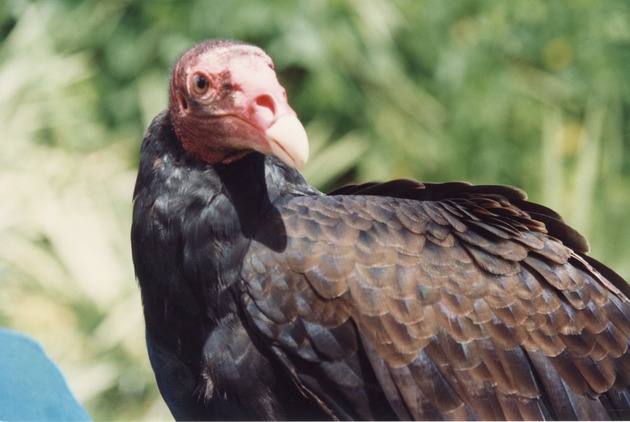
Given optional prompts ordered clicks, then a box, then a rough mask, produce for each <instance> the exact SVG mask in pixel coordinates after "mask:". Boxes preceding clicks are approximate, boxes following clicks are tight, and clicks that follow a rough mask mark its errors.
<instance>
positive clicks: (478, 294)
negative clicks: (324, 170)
mask: <svg viewBox="0 0 630 422" xmlns="http://www.w3.org/2000/svg"><path fill="white" fill-rule="evenodd" d="M410 183H411V182H408V181H405V182H403V186H405V187H406V188H408V187H409V186H411V185H410ZM414 186H415V185H414ZM381 189H383V186H382V185H368V186H359V187H354V188H348V189H347V190H345V191H341V192H337V193H338V194H343V195H338V196H332V197H315V198H308V197H304V198H299V199H296V200H293V201H290V202H288V203H286V205H284V209H283V210H282V214H283V215H284V216H285V220H284V223H285V226H286V233H287V235H288V237H289V240H288V245H287V249H286V250H285V251H283V252H282V253H276V252H271V251H269V250H268V249H266V248H263V247H257V246H260V245H257V244H255V243H254V244H253V245H252V248H251V250H250V256H251V257H252V260H254V261H253V262H258V264H257V265H253V264H252V265H249V266H248V265H246V266H245V268H244V278H245V280H246V281H247V282H250V284H249V286H250V287H249V291H248V293H249V295H248V296H247V299H246V301H247V303H248V310H249V312H250V314H251V316H252V318H253V320H254V321H255V322H256V324H257V326H258V327H259V328H260V329H261V331H263V333H265V334H266V335H267V336H268V337H269V338H270V339H273V340H274V341H276V342H278V344H280V345H281V349H282V350H283V353H287V354H288V355H291V354H295V355H299V356H301V357H303V358H305V359H307V360H309V361H310V362H314V363H316V364H317V365H320V366H321V367H322V368H323V371H324V372H325V373H326V376H327V377H328V379H330V380H332V382H333V384H337V385H339V386H346V385H348V384H351V385H353V386H354V387H352V388H341V390H342V391H344V392H345V394H346V398H347V399H348V400H350V401H353V402H356V403H359V404H360V403H363V404H364V405H366V406H367V407H366V408H367V409H369V406H368V405H367V398H366V397H360V396H361V395H360V394H359V392H360V391H362V388H365V385H363V384H361V383H360V382H359V381H358V380H360V379H362V377H364V376H365V374H364V373H361V371H363V372H365V371H366V369H365V368H364V367H362V366H361V365H358V359H359V357H358V355H357V353H358V343H359V341H360V342H361V344H362V345H363V347H364V350H365V352H364V353H365V354H366V356H367V358H368V359H369V361H370V364H371V368H372V369H371V371H374V373H375V375H376V377H377V378H378V380H379V382H380V384H381V386H382V387H383V390H384V392H385V394H386V395H387V396H388V399H389V402H390V403H391V405H392V407H393V410H394V412H395V413H396V414H397V415H398V417H409V416H410V417H412V418H431V417H435V418H437V417H440V415H442V416H441V417H447V418H454V419H467V418H470V417H473V415H477V416H478V417H481V418H492V419H494V418H508V419H521V418H525V419H539V418H544V417H550V415H552V416H554V417H562V416H563V415H570V414H571V413H570V412H569V413H566V414H565V413H562V409H555V408H554V409H550V408H549V406H551V405H552V404H550V403H549V402H548V399H547V398H545V397H544V396H545V393H546V392H547V391H551V390H554V389H558V388H564V389H565V390H566V391H568V392H565V394H569V395H570V394H573V393H578V394H585V395H587V396H590V397H597V396H598V395H600V394H604V393H606V392H607V391H608V390H609V389H611V388H613V386H615V385H616V384H617V385H618V386H622V385H627V383H628V379H629V378H630V365H628V362H630V355H629V354H628V339H629V338H630V332H628V323H627V321H628V319H629V318H630V312H629V307H628V304H627V299H626V298H625V297H624V296H623V295H622V294H621V293H620V292H619V291H618V290H617V289H616V288H615V287H614V286H613V285H612V284H611V283H610V282H608V281H607V280H605V279H604V278H603V277H602V276H601V275H600V274H599V273H597V272H596V271H594V270H593V268H592V267H591V266H590V264H589V263H588V262H587V261H585V260H584V259H583V258H582V257H581V256H580V255H578V254H577V253H576V252H574V251H572V250H571V249H569V248H568V247H567V246H566V245H564V244H563V243H561V242H560V241H559V240H557V239H556V237H557V238H559V239H562V240H563V241H567V242H568V243H570V244H573V245H575V246H577V247H578V248H580V249H584V247H585V242H584V241H583V240H582V238H581V237H578V236H579V235H578V236H576V235H575V233H574V231H572V230H568V229H566V227H568V226H566V225H565V224H564V223H562V222H561V220H560V219H559V218H557V215H555V213H552V212H547V211H546V209H542V208H538V207H535V212H536V213H537V215H540V214H541V213H546V214H545V215H547V217H548V218H550V219H553V220H554V222H555V224H556V227H555V229H554V230H556V234H557V236H554V237H549V236H547V235H546V231H547V230H546V226H545V224H542V223H541V222H540V221H538V220H535V219H533V218H531V216H530V215H529V214H528V213H527V212H524V211H523V210H522V209H520V208H517V207H515V206H513V205H511V203H510V202H509V201H508V199H507V198H506V196H505V195H507V196H508V197H510V199H512V200H518V201H522V202H523V203H524V197H523V195H522V194H521V193H520V192H519V191H516V190H512V189H510V188H500V190H499V192H498V193H497V192H496V191H495V190H493V189H494V188H489V187H485V188H484V187H470V186H468V185H466V184H460V183H457V184H449V188H448V189H447V191H449V190H450V194H451V197H449V198H448V199H445V198H442V199H441V200H439V201H435V200H426V198H427V197H431V195H432V192H431V190H432V188H431V187H429V188H428V189H427V188H425V189H424V190H423V189H422V188H420V189H416V188H415V187H414V189H415V190H413V192H412V194H410V193H409V189H402V188H401V190H400V191H399V192H398V194H399V196H406V197H407V196H413V198H412V199H408V198H388V197H378V195H380V194H384V191H381ZM355 193H360V194H362V195H364V194H367V195H372V194H376V195H374V196H354V195H353V194H355ZM419 197H422V198H421V199H422V201H418V200H414V199H418V198H419ZM524 208H526V207H524ZM566 233H568V240H567V239H565V238H563V235H564V234H566ZM256 257H257V258H256ZM257 259H259V260H260V261H257ZM246 262H248V260H246ZM289 273H290V274H289ZM254 280H256V281H255V282H254ZM254 285H255V288H254V287H253V286H254ZM288 286H290V287H288ZM250 298H251V299H250ZM329 348H330V349H329ZM327 350H331V352H327ZM541 368H546V369H549V368H553V369H554V370H555V371H557V373H558V374H560V378H558V377H557V376H556V375H555V374H554V373H548V371H547V372H541ZM298 372H299V371H298ZM297 377H298V378H299V377H300V375H299V374H298V375H297ZM298 382H299V380H298ZM357 382H359V384H360V385H359V384H357ZM559 382H561V385H560V384H559ZM566 387H568V389H567V388H566ZM571 392H572V393H571ZM571 397H572V398H573V396H571ZM591 401H592V400H591ZM587 404H589V402H587ZM582 407H583V404H582ZM600 407H601V406H600ZM572 411H574V412H575V411H576V410H575V409H573V410H572ZM361 416H362V417H372V416H373V414H371V413H369V412H368V413H365V414H363V415H361Z"/></svg>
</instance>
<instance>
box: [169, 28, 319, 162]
mask: <svg viewBox="0 0 630 422" xmlns="http://www.w3.org/2000/svg"><path fill="white" fill-rule="evenodd" d="M169 109H170V113H171V120H172V122H173V126H174V127H175V132H176V133H177V136H178V138H179V139H180V140H181V142H182V145H183V147H184V148H185V149H186V151H188V153H190V154H192V155H194V156H196V157H198V158H200V159H202V160H204V161H206V162H208V163H210V164H217V163H229V162H231V161H234V160H236V159H239V158H241V157H243V156H244V155H246V154H248V153H250V152H252V151H258V152H260V153H262V154H267V155H273V156H276V157H278V158H279V159H280V160H282V161H284V162H285V163H286V164H288V165H290V166H291V167H294V168H297V169H299V168H301V167H303V166H304V164H305V163H306V160H307V158H308V139H307V136H306V132H305V131H304V127H303V126H302V124H301V123H300V121H299V120H298V118H297V116H296V113H295V111H293V109H292V108H291V107H290V106H289V103H288V102H287V95H286V91H285V90H284V88H283V87H282V86H281V85H280V83H279V82H278V78H277V76H276V72H275V70H274V65H273V62H272V61H271V59H270V58H269V56H267V54H265V52H264V51H262V50H261V49H259V48H258V47H255V46H252V45H249V44H245V43H241V42H236V41H226V40H210V41H206V42H203V43H201V44H198V45H196V46H194V47H193V48H191V49H190V50H188V51H187V52H186V53H184V55H183V56H182V57H181V59H180V60H179V62H177V64H176V65H175V68H174V69H173V74H172V77H171V86H170V102H169Z"/></svg>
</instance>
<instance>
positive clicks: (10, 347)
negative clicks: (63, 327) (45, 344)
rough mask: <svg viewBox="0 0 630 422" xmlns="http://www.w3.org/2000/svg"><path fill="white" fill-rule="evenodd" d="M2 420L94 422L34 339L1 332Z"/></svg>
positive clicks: (0, 382) (4, 331) (0, 416)
mask: <svg viewBox="0 0 630 422" xmlns="http://www.w3.org/2000/svg"><path fill="white" fill-rule="evenodd" d="M0 420H2V421H16V420H20V421H25V420H27V421H52V420H55V421H79V420H83V421H84V420H91V418H90V416H89V415H88V414H87V413H86V412H85V410H84V409H83V407H81V405H80V404H79V402H78V401H77V400H76V399H75V398H74V396H73V395H72V393H71V392H70V389H69V388H68V385H67V384H66V380H65V379H64V377H63V375H62V374H61V371H59V368H57V366H56V365H55V364H54V362H53V361H51V360H50V358H48V356H46V353H45V352H44V350H43V349H42V347H41V346H40V345H39V344H38V343H37V342H36V341H35V340H33V339H32V338H30V337H27V336H25V335H23V334H20V333H18V332H16V331H10V330H5V329H0Z"/></svg>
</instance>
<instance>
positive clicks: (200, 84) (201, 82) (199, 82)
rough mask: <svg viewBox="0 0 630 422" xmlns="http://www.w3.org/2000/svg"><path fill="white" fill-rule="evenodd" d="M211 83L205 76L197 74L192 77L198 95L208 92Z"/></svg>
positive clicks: (193, 86)
mask: <svg viewBox="0 0 630 422" xmlns="http://www.w3.org/2000/svg"><path fill="white" fill-rule="evenodd" d="M209 88H210V81H208V78H206V77H205V76H204V75H202V74H200V73H195V74H194V75H193V77H192V89H193V91H194V92H195V94H197V95H203V94H205V93H206V92H208V89H209Z"/></svg>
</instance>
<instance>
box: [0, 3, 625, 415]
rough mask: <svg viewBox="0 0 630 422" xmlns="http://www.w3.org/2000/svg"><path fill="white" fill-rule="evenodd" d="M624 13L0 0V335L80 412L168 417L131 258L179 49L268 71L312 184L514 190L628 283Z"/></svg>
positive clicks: (594, 7)
mask: <svg viewBox="0 0 630 422" xmlns="http://www.w3.org/2000/svg"><path fill="white" fill-rule="evenodd" d="M628 22H630V3H628V2H627V1H625V0H609V1H606V2H593V1H586V0H563V1H554V2H549V1H545V0H522V1H514V2H508V1H499V0H497V1H474V0H471V1H440V0H426V1H415V0H328V1H324V0H319V1H317V0H313V1H300V2H286V1H284V0H282V1H281V0H274V1H266V0H265V1H263V0H261V1H247V2H245V1H204V0H197V1H165V0H163V1H130V0H111V1H106V2H104V1H97V0H88V1H78V0H41V1H29V0H15V1H13V0H8V1H6V0H5V1H3V2H0V40H1V41H0V127H2V147H1V151H0V198H1V202H0V234H1V239H2V241H1V242H0V283H1V284H0V285H1V288H0V325H2V326H8V327H12V328H16V329H20V330H23V331H26V332H29V333H30V334H32V335H34V336H35V337H37V338H38V339H39V340H40V341H42V342H43V343H44V344H45V346H46V348H47V350H48V351H49V353H50V354H51V355H52V356H53V358H55V359H56V360H57V361H58V362H60V364H61V366H62V369H63V370H64V372H65V373H66V374H67V376H68V378H69V382H70V385H71V388H72V389H73V390H74V392H75V393H76V394H77V396H78V397H79V399H80V400H81V401H82V402H83V403H84V404H85V406H86V407H87V410H88V411H89V412H90V413H91V414H92V415H93V417H94V418H95V419H97V420H104V419H119V420H122V419H168V418H170V414H169V413H168V411H167V409H166V408H165V406H164V404H163V403H162V402H161V399H160V398H159V395H158V393H157V389H156V387H155V382H154V379H153V374H152V372H151V370H150V368H149V365H148V359H147V356H146V351H145V346H144V337H143V321H142V314H141V305H140V299H139V294H138V291H137V286H136V283H135V281H134V276H133V268H132V264H131V256H130V248H129V227H130V223H131V221H130V211H131V195H132V189H133V183H134V177H135V171H136V165H137V161H138V152H139V145H140V140H141V138H142V135H143V132H144V130H145V128H146V127H147V125H148V124H149V122H150V120H151V118H152V117H153V116H154V115H155V114H156V113H158V112H159V111H160V110H161V109H162V108H164V107H165V105H166V102H167V85H168V77H169V71H170V67H171V66H172V64H173V63H174V62H175V61H176V60H177V58H178V56H179V55H180V54H181V53H182V52H183V51H185V50H186V49H187V48H188V47H189V46H191V45H192V44H194V43H196V42H198V41H200V40H203V39H206V38H213V37H222V38H237V39H241V40H244V41H249V42H252V43H255V44H258V45H260V46H261V47H263V48H264V49H265V50H266V51H267V52H268V53H269V54H270V55H271V56H272V58H273V59H274V60H275V62H276V67H277V69H278V72H279V75H280V79H281V80H282V82H283V83H284V85H285V86H286V88H287V91H288V93H289V99H290V101H291V103H292V105H293V107H294V108H295V110H296V111H297V112H298V114H299V115H300V116H301V118H302V120H303V122H304V123H305V124H306V127H307V131H308V132H309V136H310V139H311V145H312V150H313V155H312V159H311V162H310V163H309V165H308V166H307V168H306V169H305V175H306V176H307V178H308V179H309V180H310V181H311V182H312V183H313V184H315V185H316V186H318V187H319V188H321V189H323V190H328V189H331V188H333V187H336V186H338V185H339V184H342V183H347V182H351V181H367V180H383V179H388V178H392V177H414V178H417V179H420V180H425V181H445V180H469V181H472V182H475V183H505V184H511V185H516V186H519V187H521V188H524V189H525V190H526V191H528V193H529V194H530V197H531V198H532V199H533V200H535V201H538V202H542V203H544V204H546V205H548V206H551V207H553V208H555V209H556V210H558V211H560V213H561V214H563V215H564V216H565V218H566V219H567V220H568V221H569V222H570V223H571V224H573V225H574V226H575V227H577V228H578V229H579V230H581V231H582V232H583V233H585V234H586V235H587V236H588V237H589V239H590V240H591V245H592V248H593V255H594V256H595V257H597V258H599V259H601V260H603V261H604V262H605V263H607V264H608V265H609V266H611V267H612V268H614V269H616V270H617V271H618V272H620V273H621V274H622V275H624V276H625V277H626V278H630V259H628V248H630V241H629V240H628V239H630V224H628V223H630V218H629V214H628V208H629V207H630V153H629V152H630V119H629V115H630V77H629V75H628V69H630V25H628Z"/></svg>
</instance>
